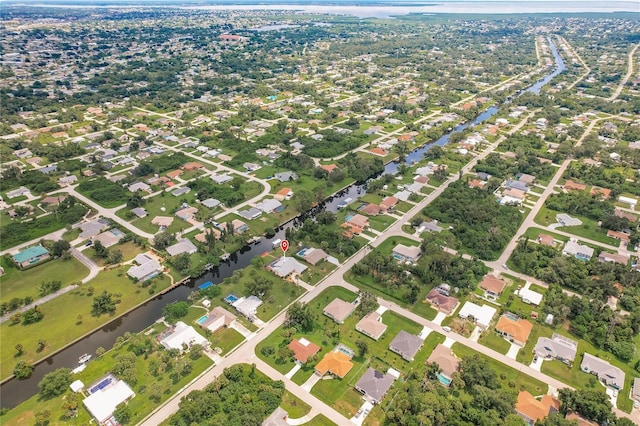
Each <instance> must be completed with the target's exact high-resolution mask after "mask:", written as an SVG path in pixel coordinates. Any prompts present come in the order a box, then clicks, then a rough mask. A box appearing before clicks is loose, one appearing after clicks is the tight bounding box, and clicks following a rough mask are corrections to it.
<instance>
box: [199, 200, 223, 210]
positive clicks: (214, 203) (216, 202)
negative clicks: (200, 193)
mask: <svg viewBox="0 0 640 426" xmlns="http://www.w3.org/2000/svg"><path fill="white" fill-rule="evenodd" d="M201 204H202V205H203V206H205V207H206V208H209V209H215V208H216V207H218V206H219V205H220V200H216V199H215V198H207V199H206V200H204V201H203V202H202V203H201Z"/></svg>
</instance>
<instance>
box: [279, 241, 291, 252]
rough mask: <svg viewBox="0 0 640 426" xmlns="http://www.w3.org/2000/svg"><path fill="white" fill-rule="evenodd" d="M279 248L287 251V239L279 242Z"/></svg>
mask: <svg viewBox="0 0 640 426" xmlns="http://www.w3.org/2000/svg"><path fill="white" fill-rule="evenodd" d="M280 248H281V249H282V251H283V252H285V253H286V252H287V249H288V248H289V241H287V240H282V242H281V243H280Z"/></svg>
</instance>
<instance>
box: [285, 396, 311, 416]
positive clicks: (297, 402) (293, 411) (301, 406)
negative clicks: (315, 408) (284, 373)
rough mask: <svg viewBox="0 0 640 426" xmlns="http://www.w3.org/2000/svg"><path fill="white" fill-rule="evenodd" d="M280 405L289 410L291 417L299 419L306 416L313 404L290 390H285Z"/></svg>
mask: <svg viewBox="0 0 640 426" xmlns="http://www.w3.org/2000/svg"><path fill="white" fill-rule="evenodd" d="M280 407H282V408H283V409H284V410H286V411H287V413H288V414H289V418H291V419H299V418H300V417H304V416H306V415H307V414H308V413H309V411H311V406H310V405H309V404H307V403H306V402H304V401H303V400H301V399H300V398H298V397H297V396H295V395H294V394H292V393H291V392H289V391H285V392H284V395H283V396H282V402H281V403H280Z"/></svg>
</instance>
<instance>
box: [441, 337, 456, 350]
mask: <svg viewBox="0 0 640 426" xmlns="http://www.w3.org/2000/svg"><path fill="white" fill-rule="evenodd" d="M455 342H456V341H455V340H453V339H452V338H451V337H447V338H446V339H444V343H443V344H442V346H444V347H445V348H451V346H453V344H454V343H455Z"/></svg>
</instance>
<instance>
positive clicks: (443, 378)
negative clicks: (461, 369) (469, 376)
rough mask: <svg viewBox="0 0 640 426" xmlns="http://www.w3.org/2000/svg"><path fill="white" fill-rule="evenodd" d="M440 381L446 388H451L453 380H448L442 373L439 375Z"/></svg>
mask: <svg viewBox="0 0 640 426" xmlns="http://www.w3.org/2000/svg"><path fill="white" fill-rule="evenodd" d="M438 380H439V381H440V383H442V384H443V385H445V386H449V385H450V384H451V379H448V378H446V377H445V376H443V375H442V373H438Z"/></svg>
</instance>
